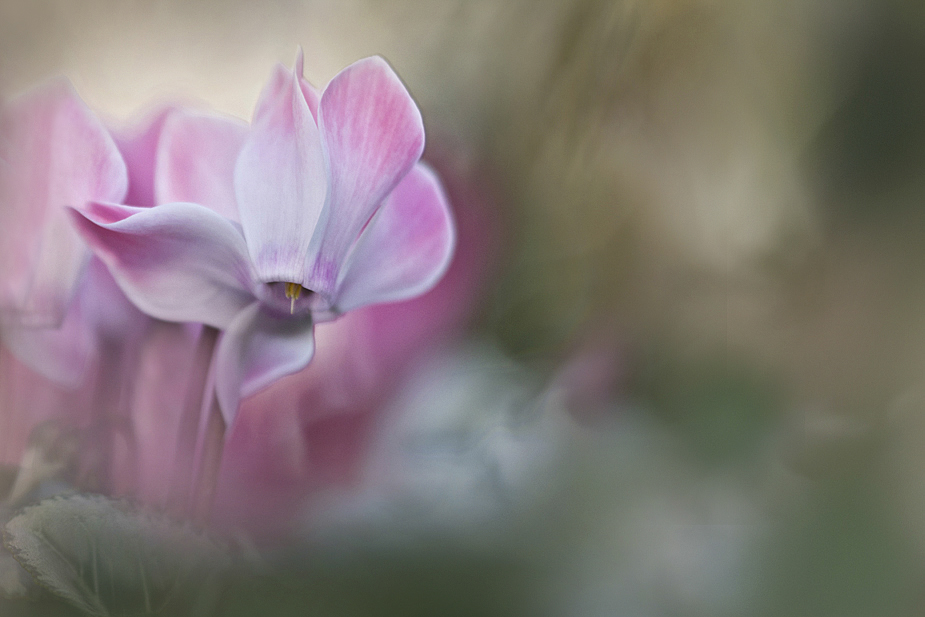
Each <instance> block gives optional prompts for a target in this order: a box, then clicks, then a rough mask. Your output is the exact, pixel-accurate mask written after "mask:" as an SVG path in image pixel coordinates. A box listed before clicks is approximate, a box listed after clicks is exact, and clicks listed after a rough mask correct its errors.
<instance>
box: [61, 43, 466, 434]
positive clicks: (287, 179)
mask: <svg viewBox="0 0 925 617" xmlns="http://www.w3.org/2000/svg"><path fill="white" fill-rule="evenodd" d="M202 122H203V123H206V124H208V123H210V122H211V124H210V126H211V129H209V130H203V131H200V132H199V133H198V134H197V141H195V142H193V141H192V140H190V141H188V142H187V143H185V144H180V145H179V146H177V147H176V148H175V149H174V150H172V151H173V152H176V153H180V154H184V155H186V156H189V155H190V153H191V152H192V153H193V154H195V151H196V150H197V149H199V150H200V152H201V157H199V158H206V159H209V160H211V161H216V162H217V163H216V165H217V169H219V171H217V172H216V173H205V172H203V170H202V169H201V168H196V169H193V168H194V167H196V166H195V165H194V166H186V167H180V168H178V167H177V166H175V165H173V166H172V165H171V164H170V161H169V160H168V161H167V162H166V163H165V165H164V169H163V170H162V171H163V177H161V178H155V181H154V184H155V190H156V192H160V193H162V194H171V190H170V188H171V187H173V188H177V187H180V186H181V185H182V186H183V187H185V188H182V189H181V188H177V190H176V191H175V192H176V193H177V194H179V195H184V194H188V193H189V192H192V193H199V194H201V195H202V196H203V197H202V199H201V200H202V201H214V202H221V203H212V204H207V205H200V204H197V203H183V202H179V203H166V204H163V205H158V206H157V207H155V208H150V209H147V208H136V207H129V206H122V205H116V204H107V203H102V202H97V203H92V204H90V205H88V207H87V209H86V210H84V211H76V210H75V211H74V214H75V216H74V221H75V222H76V224H77V226H78V228H79V229H80V231H81V232H82V233H83V235H84V237H85V238H86V239H87V241H88V243H89V244H90V245H91V247H92V248H93V250H94V251H95V252H96V254H97V255H98V256H99V257H100V258H101V259H102V260H103V261H104V262H105V263H106V264H107V265H108V266H109V268H110V271H111V272H112V273H113V276H114V277H115V279H116V281H117V282H118V283H119V285H120V286H121V287H122V289H123V290H124V291H125V293H126V295H127V296H128V297H129V298H130V299H131V300H132V301H133V302H134V303H135V304H136V305H137V306H138V307H139V308H141V309H142V310H143V311H145V312H146V313H148V314H149V315H151V316H153V317H157V318H159V319H164V320H167V321H180V322H199V323H204V324H207V325H209V326H213V327H215V328H218V329H221V330H223V331H224V333H223V335H222V337H221V340H220V341H219V343H218V346H217V348H216V356H215V390H216V395H217V398H218V401H219V404H220V406H221V409H222V412H223V414H224V416H225V420H226V422H227V423H229V424H230V423H231V421H232V420H233V418H234V415H235V413H236V410H237V408H238V403H239V401H240V398H241V397H242V396H248V395H250V394H252V393H254V392H256V391H257V390H260V389H261V388H263V387H265V386H267V385H269V384H270V383H272V382H273V381H275V380H276V379H278V378H279V377H282V376H283V375H286V374H289V373H293V372H295V371H298V370H299V369H301V368H303V367H304V366H306V365H307V364H308V362H309V361H310V360H311V357H312V354H313V350H314V341H313V332H312V328H313V325H314V323H316V322H318V321H326V320H330V319H333V318H335V317H337V316H338V315H340V314H341V313H343V312H344V311H348V310H351V309H354V308H358V307H360V306H365V305H370V304H375V303H380V302H392V301H397V300H403V299H407V298H410V297H414V296H417V295H419V294H421V293H423V292H424V291H426V290H427V289H429V288H430V287H432V286H433V285H434V284H435V283H436V282H437V280H439V278H440V277H441V276H442V274H443V272H444V270H445V269H446V267H447V265H448V263H449V260H450V257H451V255H452V251H453V246H454V241H455V233H454V226H453V221H452V216H451V213H450V210H449V206H448V204H447V201H446V199H445V197H444V194H443V190H442V187H441V185H440V182H439V180H438V179H437V177H436V175H435V174H434V173H433V172H432V171H431V170H430V169H429V168H427V167H426V166H424V165H422V164H420V163H419V159H420V156H421V152H422V150H423V147H424V128H423V123H422V120H421V115H420V112H419V111H418V109H417V106H416V105H415V103H414V101H413V100H412V99H411V96H410V95H409V94H408V92H407V90H405V88H404V86H403V85H402V83H401V81H400V80H399V79H398V77H397V76H396V75H395V73H394V72H393V71H392V69H391V68H390V67H389V65H388V64H386V62H385V61H384V60H382V59H381V58H378V57H372V58H367V59H364V60H360V61H359V62H356V63H355V64H353V65H351V66H349V67H347V68H346V69H344V70H343V71H341V72H340V73H338V74H337V75H336V76H335V77H334V79H332V80H331V82H330V83H329V84H328V86H327V87H326V88H325V89H324V91H323V92H322V93H321V94H320V95H319V94H318V93H317V92H316V91H315V90H314V88H312V86H311V85H310V84H309V83H308V82H307V81H305V80H304V79H303V78H302V55H301V52H300V53H299V56H298V59H297V61H296V67H295V69H294V70H293V71H291V72H290V71H286V70H285V69H284V68H283V67H278V68H277V70H276V71H275V72H274V75H273V77H272V78H271V80H270V83H269V84H268V85H267V86H266V87H265V89H264V91H263V93H262V95H261V98H260V101H259V102H258V105H257V109H256V111H255V113H254V119H253V123H252V125H251V127H250V129H249V130H248V131H247V133H246V135H245V136H244V138H243V143H242V145H241V146H240V150H239V151H235V147H234V144H235V143H237V141H236V140H235V139H233V138H229V134H228V132H225V131H223V129H221V126H222V124H221V123H216V121H215V120H214V119H211V120H210V119H203V120H202ZM169 123H170V120H169V119H168V120H167V124H169ZM199 126H200V128H202V126H205V124H200V125H199ZM227 126H228V127H229V128H228V131H231V132H238V131H240V127H239V126H238V125H232V124H227ZM232 127H233V128H232ZM164 131H165V132H167V131H168V127H167V126H165V129H164ZM219 139H221V140H223V141H222V143H226V144H227V147H225V148H216V147H215V143H216V142H215V141H214V140H219ZM164 147H166V148H168V149H169V148H170V146H164ZM180 154H177V156H180ZM229 156H233V157H235V165H234V167H233V170H232V173H231V175H232V178H231V183H232V186H231V187H229V186H228V179H227V177H226V174H224V173H221V172H220V168H221V167H222V166H221V164H219V163H220V161H221V160H222V159H223V160H226V161H227V159H228V157H229ZM193 159H194V160H196V159H197V157H193ZM203 166H204V167H205V168H206V171H208V169H210V168H211V167H210V166H211V163H204V164H203ZM184 169H190V171H189V175H187V174H185V173H184ZM190 184H194V185H195V186H194V187H192V188H190V187H189V185H190ZM229 189H230V190H229ZM232 198H233V199H234V201H235V203H234V204H228V203H225V202H227V200H228V199H232ZM229 213H230V214H229ZM235 214H236V215H237V216H236V217H235V216H234V215H235ZM235 219H237V220H235Z"/></svg>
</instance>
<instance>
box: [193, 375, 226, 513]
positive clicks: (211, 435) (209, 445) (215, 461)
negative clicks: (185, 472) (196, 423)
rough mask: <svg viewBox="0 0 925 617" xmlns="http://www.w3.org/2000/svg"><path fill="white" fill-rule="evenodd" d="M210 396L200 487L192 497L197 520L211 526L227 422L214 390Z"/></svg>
mask: <svg viewBox="0 0 925 617" xmlns="http://www.w3.org/2000/svg"><path fill="white" fill-rule="evenodd" d="M210 385H211V384H210ZM206 396H208V400H209V402H208V403H207V407H206V408H205V410H204V413H206V414H208V415H207V417H206V425H205V428H204V431H203V434H202V437H201V440H202V441H201V447H200V448H198V450H199V452H200V455H199V457H198V458H199V460H198V464H197V466H196V470H197V473H196V484H195V485H194V487H193V492H192V494H191V496H190V511H191V513H192V515H193V519H194V520H195V521H196V522H198V523H200V524H202V525H205V524H206V523H208V522H209V518H210V516H211V513H212V503H213V502H214V500H215V488H216V486H217V485H218V474H219V471H220V469H221V464H222V451H223V450H224V448H225V419H224V418H223V417H222V412H221V409H220V408H219V406H218V399H217V398H216V396H215V392H214V390H213V389H212V388H211V387H210V388H209V392H208V393H207V394H206Z"/></svg>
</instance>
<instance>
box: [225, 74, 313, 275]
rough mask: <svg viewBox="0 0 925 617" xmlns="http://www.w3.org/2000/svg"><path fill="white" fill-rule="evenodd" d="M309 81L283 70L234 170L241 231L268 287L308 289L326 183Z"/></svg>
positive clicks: (273, 82) (267, 95)
mask: <svg viewBox="0 0 925 617" xmlns="http://www.w3.org/2000/svg"><path fill="white" fill-rule="evenodd" d="M297 64H298V63H297ZM303 82H304V80H303V79H302V78H301V75H298V74H296V73H295V72H286V71H285V69H283V68H282V67H277V69H276V71H275V73H274V75H273V78H272V79H271V80H270V83H269V84H268V85H267V86H266V87H265V88H264V91H263V94H262V95H261V99H260V102H259V104H258V106H257V110H256V112H255V113H254V121H253V125H252V127H251V131H250V133H249V134H248V136H247V138H246V139H245V141H244V145H243V147H242V149H241V154H240V157H239V158H238V161H237V166H236V167H235V172H234V174H235V184H234V188H235V195H236V196H237V202H238V211H239V214H240V218H241V226H242V227H243V229H244V236H245V237H246V238H247V246H248V249H249V251H250V255H251V259H252V261H253V263H254V267H255V269H256V271H257V276H258V278H259V280H260V281H263V282H274V281H276V282H287V283H300V284H302V283H304V263H305V261H304V260H305V255H306V254H307V252H308V246H309V242H310V241H311V238H312V234H313V233H314V231H315V227H316V225H317V222H318V217H319V216H320V214H321V209H322V206H323V205H324V198H325V191H326V186H327V181H326V174H325V168H324V157H323V154H322V150H321V139H320V137H319V134H318V127H317V126H316V124H315V118H314V116H313V114H312V110H311V104H310V102H311V101H312V96H314V95H313V90H312V89H311V87H310V86H308V84H307V83H303ZM315 104H316V105H317V103H315Z"/></svg>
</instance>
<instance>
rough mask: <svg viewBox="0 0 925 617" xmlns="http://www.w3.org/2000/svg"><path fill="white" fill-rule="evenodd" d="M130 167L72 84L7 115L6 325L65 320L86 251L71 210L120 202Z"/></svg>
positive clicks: (1, 250) (58, 84) (31, 98)
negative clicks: (89, 203)
mask: <svg viewBox="0 0 925 617" xmlns="http://www.w3.org/2000/svg"><path fill="white" fill-rule="evenodd" d="M127 186H128V174H127V171H126V167H125V162H124V161H123V160H122V157H121V155H120V154H119V151H118V149H117V148H116V144H115V143H114V142H113V139H112V137H111V136H110V134H109V133H108V132H107V131H106V129H105V128H104V127H103V125H102V124H101V123H100V121H99V120H98V119H97V118H96V117H95V116H94V115H93V114H92V113H91V112H90V110H89V109H87V107H86V105H84V103H83V101H81V100H80V97H78V96H77V93H76V92H75V91H74V89H73V87H71V85H70V83H69V82H67V81H66V80H63V79H61V80H56V81H53V82H51V83H49V84H47V85H45V86H42V87H41V88H39V89H37V90H34V91H32V92H30V93H28V94H26V95H23V96H21V97H19V98H18V99H16V100H14V101H12V102H11V103H10V104H9V105H8V106H7V107H6V108H5V109H3V111H2V113H0V233H2V234H3V237H2V241H0V308H2V311H3V312H4V313H5V315H4V317H5V319H4V321H7V322H9V321H12V322H14V323H18V324H25V325H45V326H54V325H56V324H58V323H60V321H61V320H62V319H63V317H64V313H65V309H66V305H67V303H68V301H69V300H70V298H71V295H72V292H73V288H74V284H75V282H76V280H77V277H78V276H79V274H80V271H81V269H82V268H83V265H84V264H85V263H86V258H87V251H86V247H85V246H84V244H83V242H81V240H80V237H79V236H78V235H77V233H76V232H75V231H74V229H73V228H72V227H71V225H70V222H69V221H68V218H67V215H66V214H65V212H64V207H65V206H69V205H70V206H82V205H83V204H84V203H85V202H87V201H89V200H101V201H121V200H122V199H123V198H124V196H125V193H126V190H127Z"/></svg>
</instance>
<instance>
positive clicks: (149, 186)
mask: <svg viewBox="0 0 925 617" xmlns="http://www.w3.org/2000/svg"><path fill="white" fill-rule="evenodd" d="M173 112H174V108H172V107H165V108H163V109H160V110H158V111H156V112H155V113H153V114H152V115H151V116H149V117H147V118H145V119H144V120H143V121H142V122H140V123H139V124H137V125H132V126H129V127H127V128H120V129H118V130H113V138H114V139H115V140H116V144H117V145H118V146H119V152H121V153H122V158H123V159H125V164H126V165H127V166H128V194H127V195H126V196H125V200H124V201H123V203H126V204H128V205H131V206H143V207H145V208H150V207H152V206H154V204H155V200H154V164H155V159H156V156H157V148H158V145H159V144H160V140H161V131H162V129H163V127H164V121H165V120H166V119H167V118H168V117H169V116H170V115H171V114H172V113H173ZM99 201H105V200H99ZM76 205H77V206H83V204H76Z"/></svg>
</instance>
